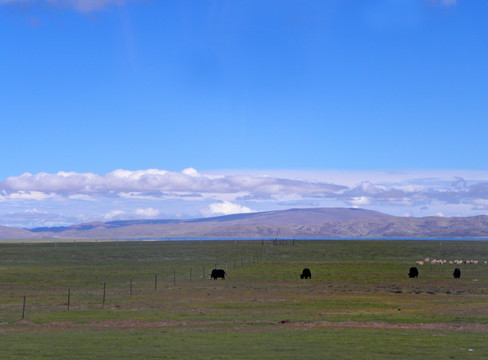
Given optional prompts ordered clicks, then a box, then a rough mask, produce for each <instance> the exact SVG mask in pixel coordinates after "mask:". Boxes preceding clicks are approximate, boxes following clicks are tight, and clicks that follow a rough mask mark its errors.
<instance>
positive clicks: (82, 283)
mask: <svg viewBox="0 0 488 360" xmlns="http://www.w3.org/2000/svg"><path fill="white" fill-rule="evenodd" d="M427 257H428V258H430V259H445V260H447V261H448V262H449V260H454V259H463V260H468V259H469V260H471V259H473V260H478V261H479V262H478V264H476V265H475V264H462V265H449V264H444V265H438V264H435V265H434V264H425V265H422V266H418V265H416V261H417V260H423V259H425V258H427ZM485 260H488V242H485V241H373V240H367V241H366V240H365V241H353V240H344V241H342V240H341V241H339V240H335V241H332V240H331V241H329V240H327V241H325V240H324V241H319V240H310V241H294V242H293V241H284V242H279V243H278V244H276V243H275V244H273V242H271V241H244V240H241V241H159V242H122V241H118V242H102V241H98V242H57V243H54V242H45V243H37V244H27V243H22V242H5V243H2V244H0V342H1V346H0V358H1V359H23V358H29V359H36V358H38V359H45V358H60V359H61V358H63V359H64V358H74V359H95V358H100V359H107V358H146V359H150V358H158V359H207V358H215V359H278V358H279V359H296V358H303V359H327V358H340V359H392V358H397V359H401V358H409V359H425V358H426V357H427V356H428V357H429V358H431V359H432V358H434V359H445V358H453V359H468V358H470V359H471V358H472V359H485V358H487V357H488V341H486V339H488V265H487V264H484V261H485ZM215 266H216V267H217V268H224V269H225V270H226V272H227V279H226V280H220V279H219V280H210V279H209V276H208V275H209V273H210V271H211V269H212V268H214V267H215ZM411 266H417V267H418V269H419V272H420V275H419V277H418V278H414V279H410V278H409V277H408V275H407V273H408V270H409V268H410V267H411ZM304 267H308V268H310V269H311V271H312V279H311V280H301V279H300V277H299V275H300V272H301V270H302V269H303V268H304ZM455 267H459V268H460V269H461V271H462V276H461V279H453V277H452V272H453V270H454V268H455ZM104 288H105V292H104ZM68 292H69V298H68ZM24 297H25V307H24ZM68 305H69V309H68ZM22 315H23V316H24V319H22Z"/></svg>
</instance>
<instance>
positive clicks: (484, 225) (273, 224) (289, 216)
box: [0, 208, 488, 239]
mask: <svg viewBox="0 0 488 360" xmlns="http://www.w3.org/2000/svg"><path fill="white" fill-rule="evenodd" d="M216 238H227V239H229V238H231V239H234V238H246V239H259V238H296V239H299V238H339V239H341V238H367V239H369V238H371V239H382V238H488V216H486V215H480V216H471V217H436V216H432V217H421V218H416V217H398V216H391V215H387V214H384V213H380V212H377V211H372V210H364V209H350V208H309V209H289V210H281V211H267V212H258V213H247V214H235V215H226V216H219V217H212V218H201V219H188V220H172V219H166V220H164V219H160V220H126V221H109V222H92V223H84V224H79V225H72V226H66V227H43V228H34V229H21V228H13V227H4V226H0V239H216Z"/></svg>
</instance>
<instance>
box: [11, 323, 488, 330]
mask: <svg viewBox="0 0 488 360" xmlns="http://www.w3.org/2000/svg"><path fill="white" fill-rule="evenodd" d="M253 325H259V327H253ZM209 327H210V328H209ZM321 327H325V328H331V327H336V328H357V329H364V328H370V329H401V330H443V331H481V332H488V325H486V324H452V323H385V322H358V321H342V322H331V321H310V322H308V321H306V322H300V321H290V320H283V321H278V322H272V321H238V320H236V321H160V322H150V321H139V320H106V321H100V322H87V323H74V322H69V321H65V322H51V323H43V324H36V323H33V322H30V321H26V320H23V321H18V322H16V323H15V324H9V325H7V326H4V327H3V329H2V330H3V331H2V332H6V331H28V330H35V331H42V330H52V329H74V328H96V329H114V330H115V329H134V330H136V329H141V328H173V329H174V330H187V331H188V330H196V329H198V328H206V330H219V329H227V330H231V329H232V330H233V331H253V330H262V329H266V330H272V329H296V330H310V329H314V328H321Z"/></svg>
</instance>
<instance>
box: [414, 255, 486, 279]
mask: <svg viewBox="0 0 488 360" xmlns="http://www.w3.org/2000/svg"><path fill="white" fill-rule="evenodd" d="M429 263H430V264H440V265H443V264H447V260H445V259H444V260H440V259H430V258H425V259H424V260H417V265H424V264H429ZM479 263H480V261H479V260H460V259H456V260H449V264H450V265H461V264H473V265H477V264H479ZM484 263H485V264H488V261H486V260H485V262H484ZM408 276H409V277H411V278H414V277H418V276H419V270H418V269H417V268H416V267H414V266H412V267H411V268H410V271H409V272H408ZM452 276H453V277H454V278H455V279H459V278H460V277H461V269H459V268H455V269H454V273H453V274H452Z"/></svg>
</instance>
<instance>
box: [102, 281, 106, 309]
mask: <svg viewBox="0 0 488 360" xmlns="http://www.w3.org/2000/svg"><path fill="white" fill-rule="evenodd" d="M105 289H106V283H103V300H102V304H105Z"/></svg>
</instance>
